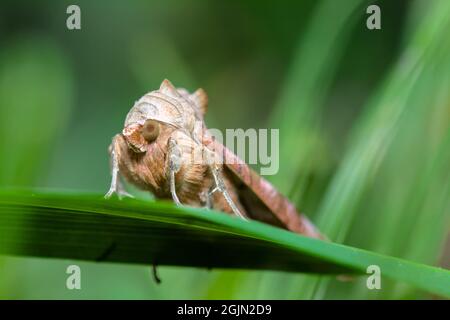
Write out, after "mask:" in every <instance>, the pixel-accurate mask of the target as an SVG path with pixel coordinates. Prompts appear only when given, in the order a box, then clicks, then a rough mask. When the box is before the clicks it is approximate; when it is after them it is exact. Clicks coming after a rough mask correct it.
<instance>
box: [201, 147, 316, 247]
mask: <svg viewBox="0 0 450 320" xmlns="http://www.w3.org/2000/svg"><path fill="white" fill-rule="evenodd" d="M208 142H209V143H207V145H208V147H209V148H210V149H212V150H214V151H215V152H218V153H219V154H221V155H222V156H223V158H222V159H223V161H224V168H225V169H226V172H225V174H227V175H228V176H229V178H230V179H231V180H232V181H233V183H234V185H235V187H236V190H237V191H238V194H239V200H240V202H241V204H242V205H243V206H244V207H245V209H246V211H247V215H248V216H249V217H250V218H252V219H255V220H259V221H262V222H265V223H269V224H272V225H275V226H279V227H282V228H285V229H288V230H291V231H294V232H296V233H299V234H302V235H306V236H309V237H313V238H320V239H324V237H323V236H322V235H321V234H320V232H319V231H318V230H317V229H316V227H315V226H314V225H313V224H312V223H311V222H310V221H309V220H308V218H306V217H305V216H304V215H302V214H299V213H298V211H297V210H296V208H295V206H294V205H293V204H292V203H291V202H289V200H288V199H287V198H286V197H285V196H283V195H282V194H281V193H279V192H278V191H277V190H276V189H275V187H274V186H273V185H272V184H270V183H269V182H268V181H267V180H265V179H264V178H262V177H261V176H260V175H258V174H257V173H256V172H255V171H253V170H252V169H251V168H250V167H249V166H248V165H247V164H246V163H245V162H244V161H242V160H241V159H240V158H239V157H238V156H236V155H235V154H234V153H233V152H231V151H230V150H229V149H228V148H227V147H225V146H224V145H223V144H221V143H220V142H217V141H215V140H209V141H208Z"/></svg>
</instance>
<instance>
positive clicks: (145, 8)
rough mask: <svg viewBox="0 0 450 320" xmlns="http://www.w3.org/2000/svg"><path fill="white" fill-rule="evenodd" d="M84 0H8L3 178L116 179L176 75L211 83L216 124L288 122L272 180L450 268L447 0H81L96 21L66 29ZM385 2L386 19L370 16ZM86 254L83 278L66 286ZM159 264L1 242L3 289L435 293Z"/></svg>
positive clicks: (329, 225)
mask: <svg viewBox="0 0 450 320" xmlns="http://www.w3.org/2000/svg"><path fill="white" fill-rule="evenodd" d="M70 4H75V3H73V2H68V1H59V2H58V3H56V2H54V1H39V2H29V1H2V4H1V5H0V6H1V10H0V137H1V143H0V156H1V157H0V186H1V187H11V186H22V187H40V188H52V189H56V190H81V191H92V192H100V193H104V192H106V191H107V189H108V187H109V182H110V176H109V166H108V155H107V146H108V144H109V143H110V139H111V137H112V136H113V135H114V134H115V133H117V132H119V131H120V130H121V129H122V124H123V121H124V118H125V115H126V113H127V112H128V110H129V109H130V108H131V106H132V105H133V103H134V101H135V100H137V99H138V98H139V97H141V96H142V95H143V94H144V93H146V92H148V91H151V90H154V89H156V88H158V87H159V84H160V82H161V81H162V80H163V79H164V78H168V79H170V80H171V81H172V82H173V83H174V84H175V85H177V86H180V87H185V88H188V89H189V90H194V89H196V88H198V87H203V88H204V89H205V90H206V91H207V93H208V95H209V99H210V100H209V101H210V104H209V110H208V114H207V117H206V122H207V124H208V126H209V127H214V128H219V129H225V128H279V129H280V140H281V141H280V143H281V145H280V162H281V168H280V171H279V173H278V174H277V175H276V176H271V177H268V178H269V180H271V181H272V182H273V183H274V184H275V185H276V186H277V187H278V188H279V189H280V190H281V191H282V192H283V193H285V194H286V195H288V196H289V197H290V198H291V199H292V200H293V202H294V203H295V204H296V205H297V206H298V207H299V208H301V210H302V211H304V212H305V213H307V215H309V216H310V217H311V219H312V220H314V221H315V222H316V223H317V224H318V225H319V227H320V228H321V230H323V231H324V232H325V233H326V234H327V235H329V237H330V238H331V239H332V240H334V241H337V242H342V243H346V244H349V245H353V246H356V247H360V248H365V249H369V250H373V251H376V252H380V253H384V254H389V255H394V256H397V257H402V258H406V259H409V260H413V261H418V262H421V263H426V264H431V265H440V266H444V267H447V268H449V265H450V249H449V248H450V242H449V241H448V240H447V239H448V232H449V229H450V228H449V226H450V91H449V89H450V38H449V37H448V30H450V3H449V2H448V1H445V0H431V1H425V0H415V1H405V0H398V1H363V0H345V1H339V2H338V1H332V0H322V1H295V2H294V1H276V2H275V1H237V0H233V1H214V2H213V1H206V0H199V1H194V0H190V1H187V0H181V1H127V2H126V3H125V2H119V1H95V2H93V1H77V2H76V4H77V5H79V6H80V8H81V30H68V29H67V28H66V19H67V17H68V14H66V8H67V6H68V5H70ZM370 4H377V5H379V6H380V7H381V25H382V29H381V30H368V29H367V28H366V19H367V17H368V16H369V15H368V14H366V8H367V6H368V5H370ZM0 214H1V213H0ZM18 236H19V237H20V235H18ZM0 237H1V235H0ZM0 240H1V238H0ZM174 250H176V248H174ZM236 250H239V248H236ZM446 251H447V253H445V252H446ZM70 264H78V265H79V266H81V270H82V289H81V290H68V289H66V286H65V281H66V277H67V274H66V267H67V266H68V265H70ZM159 274H160V277H161V279H162V283H161V284H159V285H158V284H156V283H155V282H154V281H153V279H152V277H151V267H150V266H149V267H142V266H130V265H121V264H105V263H98V264H97V263H88V262H81V261H64V260H52V259H37V258H13V257H0V298H3V299H21V298H25V299H28V298H38V299H41V298H60V299H79V298H88V299H90V298H100V299H103V298H113V299H114V298H122V299H131V298H133V299H164V298H178V299H196V298H222V299H226V298H247V299H259V298H274V299H299V298H300V299H303V298H314V299H320V298H325V299H330V298H369V299H374V298H384V299H388V298H430V296H429V295H427V294H424V293H423V292H420V291H417V290H416V289H414V288H412V287H409V286H406V285H404V284H401V283H393V282H388V281H384V280H383V284H382V286H383V289H382V290H380V291H377V290H374V291H370V290H367V288H366V286H365V278H364V277H363V278H361V279H353V280H352V281H347V282H342V281H337V280H335V279H333V278H330V277H319V276H312V275H309V276H305V275H300V274H292V273H282V272H261V271H238V270H227V271H224V270H202V269H194V268H177V267H160V268H159Z"/></svg>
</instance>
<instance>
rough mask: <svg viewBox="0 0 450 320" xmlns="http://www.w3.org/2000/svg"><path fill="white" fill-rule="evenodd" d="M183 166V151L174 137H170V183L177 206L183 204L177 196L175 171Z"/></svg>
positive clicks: (171, 192)
mask: <svg viewBox="0 0 450 320" xmlns="http://www.w3.org/2000/svg"><path fill="white" fill-rule="evenodd" d="M180 167H181V152H180V150H179V148H178V145H177V143H176V142H175V140H174V139H172V138H169V184H170V194H171V195H172V199H173V201H174V202H175V204H176V205H177V206H181V202H180V199H179V198H178V196H177V191H176V185H175V173H177V172H178V171H179V170H180Z"/></svg>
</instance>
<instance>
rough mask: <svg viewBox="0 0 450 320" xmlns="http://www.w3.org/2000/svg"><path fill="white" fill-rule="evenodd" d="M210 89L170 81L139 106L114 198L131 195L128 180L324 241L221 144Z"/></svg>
mask: <svg viewBox="0 0 450 320" xmlns="http://www.w3.org/2000/svg"><path fill="white" fill-rule="evenodd" d="M207 106H208V97H207V95H206V93H205V91H204V90H203V89H198V90H197V91H195V92H194V93H189V92H188V91H187V90H186V89H183V88H175V87H174V86H173V85H172V83H171V82H170V81H168V80H164V81H163V82H162V83H161V86H160V88H159V89H158V90H155V91H151V92H149V93H147V94H146V95H144V96H143V97H141V98H140V99H139V100H138V101H136V102H135V104H134V106H133V107H132V108H131V110H130V111H129V112H128V115H127V116H126V119H125V123H124V128H123V130H122V132H121V133H119V134H116V135H115V136H114V137H113V139H112V143H111V145H110V146H109V154H110V161H111V168H112V169H111V170H112V174H111V175H112V181H111V186H110V189H109V191H108V193H107V194H106V195H105V197H107V198H109V197H110V196H111V195H113V194H115V193H116V194H117V195H118V196H119V197H120V196H123V195H128V193H127V192H126V191H125V189H124V186H123V181H122V180H121V177H123V178H125V179H126V180H127V181H128V182H129V183H131V184H134V185H135V186H137V187H139V188H141V189H143V190H147V191H150V192H151V193H153V194H154V195H155V196H156V197H157V198H161V199H171V200H173V202H175V203H176V204H177V205H179V206H181V205H189V206H194V207H205V208H209V209H214V210H219V211H223V212H226V213H229V214H233V215H236V216H238V217H240V218H242V219H244V220H247V219H255V220H259V221H262V222H265V223H268V224H271V225H274V226H278V227H281V228H284V229H287V230H290V231H293V232H296V233H299V234H302V235H305V236H309V237H314V238H322V236H321V234H320V233H319V231H318V230H317V229H316V228H315V227H314V225H313V224H312V223H311V222H310V221H309V220H308V219H307V218H306V217H305V216H304V215H302V214H299V213H298V212H297V210H296V208H295V206H294V205H293V204H292V203H290V202H289V201H288V200H287V198H286V197H284V196H283V195H282V194H281V193H279V192H278V191H277V190H276V189H275V187H273V186H272V185H271V184H270V183H269V182H268V181H266V180H265V179H264V178H262V177H261V176H259V175H258V174H257V173H256V172H255V171H253V170H252V169H251V168H250V167H249V166H248V165H247V164H246V163H245V162H243V161H242V160H241V159H240V158H239V157H237V156H236V155H235V154H234V153H233V152H231V151H230V150H229V149H228V148H226V147H225V146H224V145H223V144H222V143H220V142H218V141H216V140H215V139H214V137H213V136H212V135H211V134H210V133H209V132H208V130H207V128H206V125H205V122H204V116H205V113H206V110H207Z"/></svg>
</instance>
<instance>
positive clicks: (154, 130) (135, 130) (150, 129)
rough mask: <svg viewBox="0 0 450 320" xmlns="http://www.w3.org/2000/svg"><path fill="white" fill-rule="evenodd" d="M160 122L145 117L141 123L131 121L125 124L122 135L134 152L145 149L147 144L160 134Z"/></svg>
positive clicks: (144, 150)
mask: <svg viewBox="0 0 450 320" xmlns="http://www.w3.org/2000/svg"><path fill="white" fill-rule="evenodd" d="M160 126H161V125H160V123H159V122H158V121H156V120H154V119H147V120H146V121H145V122H144V123H143V124H139V123H133V124H130V125H128V126H126V127H125V128H124V129H123V131H122V135H123V136H124V137H125V140H126V141H127V143H128V146H129V147H130V148H131V149H132V150H133V151H134V152H136V153H143V152H146V151H147V148H148V145H149V144H152V143H154V142H155V141H156V139H158V137H159V134H160Z"/></svg>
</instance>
